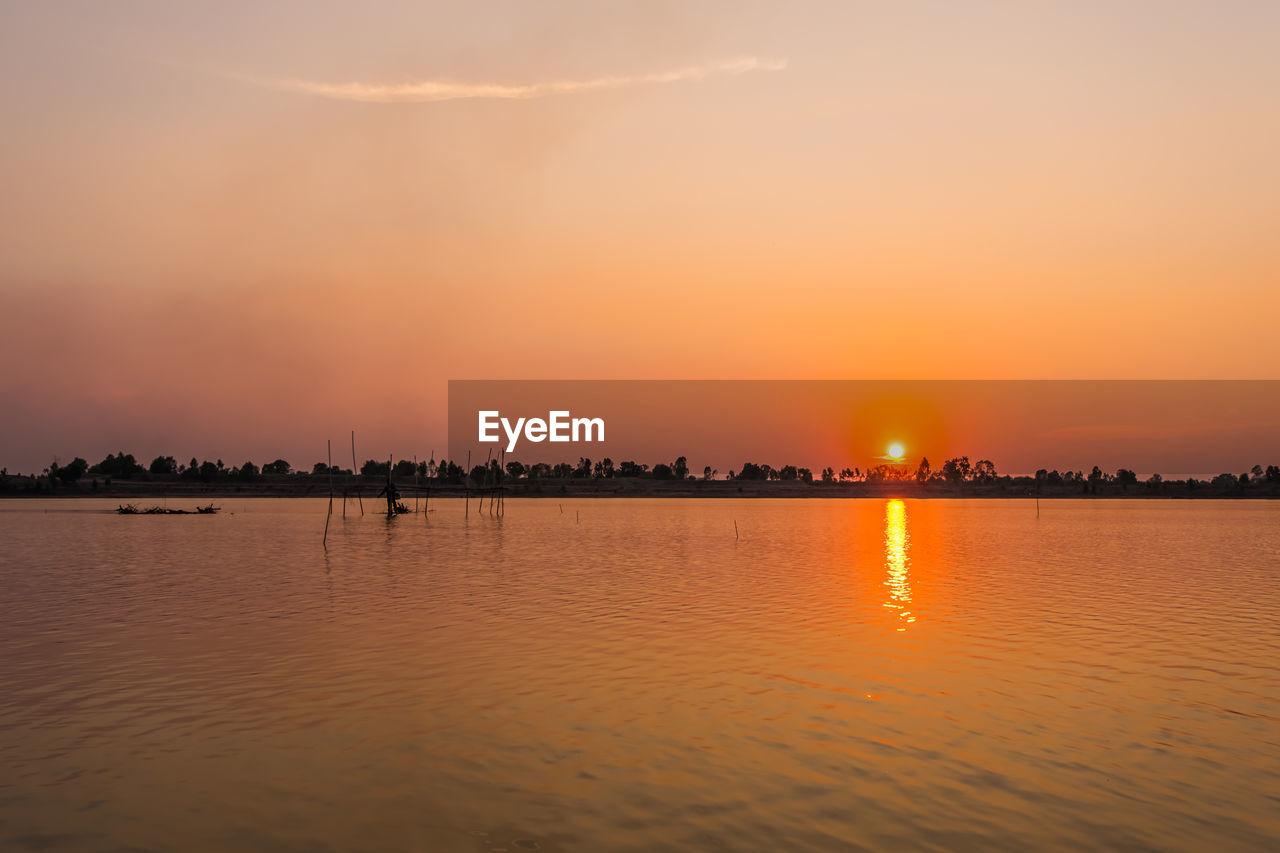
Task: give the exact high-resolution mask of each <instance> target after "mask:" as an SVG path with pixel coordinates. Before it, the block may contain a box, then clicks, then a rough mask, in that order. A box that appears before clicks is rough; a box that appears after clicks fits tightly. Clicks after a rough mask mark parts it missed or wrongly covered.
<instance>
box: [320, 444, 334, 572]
mask: <svg viewBox="0 0 1280 853" xmlns="http://www.w3.org/2000/svg"><path fill="white" fill-rule="evenodd" d="M326 444H327V445H328V447H329V511H328V512H327V513H325V516H324V536H323V537H322V538H321V540H320V544H321V545H322V546H324V549H325V550H326V551H328V550H329V517H330V516H331V515H333V439H327V440H326Z"/></svg>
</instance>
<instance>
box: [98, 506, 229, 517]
mask: <svg viewBox="0 0 1280 853" xmlns="http://www.w3.org/2000/svg"><path fill="white" fill-rule="evenodd" d="M220 509H222V507H217V506H214V505H213V504H209V505H208V506H198V507H196V508H195V511H194V512H193V511H191V510H189V509H169V508H168V507H164V506H152V507H147V508H146V509H138V507H137V506H135V505H134V504H121V505H119V506H117V507H116V512H117V513H119V514H120V515H213V514H214V513H216V512H217V511H218V510H220Z"/></svg>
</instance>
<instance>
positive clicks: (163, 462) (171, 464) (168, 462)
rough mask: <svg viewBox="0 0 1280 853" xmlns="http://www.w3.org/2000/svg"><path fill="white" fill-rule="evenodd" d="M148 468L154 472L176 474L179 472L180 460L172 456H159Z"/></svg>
mask: <svg viewBox="0 0 1280 853" xmlns="http://www.w3.org/2000/svg"><path fill="white" fill-rule="evenodd" d="M147 470H148V471H150V472H151V473H152V474H176V473H177V472H178V460H176V459H174V458H173V457H172V456H157V457H156V458H155V459H152V460H151V465H150V467H148V468H147Z"/></svg>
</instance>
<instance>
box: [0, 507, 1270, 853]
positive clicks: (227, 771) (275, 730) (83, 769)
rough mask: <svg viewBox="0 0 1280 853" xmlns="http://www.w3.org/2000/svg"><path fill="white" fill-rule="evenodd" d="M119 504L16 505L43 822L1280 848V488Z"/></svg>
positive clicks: (374, 833) (138, 846)
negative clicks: (332, 504) (1131, 497)
mask: <svg viewBox="0 0 1280 853" xmlns="http://www.w3.org/2000/svg"><path fill="white" fill-rule="evenodd" d="M109 505H110V504H108V503H106V502H89V501H83V502H75V501H58V502H15V501H9V502H3V503H0V649H2V650H3V653H2V656H0V848H2V849H5V850H26V849H32V850H42V849H66V850H116V849H128V850H230V849H235V850H307V851H325V850H344V851H345V850H430V851H435V850H443V851H449V850H463V851H471V850H475V851H498V850H509V851H519V850H529V849H539V850H645V851H649V850H660V849H685V850H707V849H730V850H755V849H775V850H806V849H808V850H833V849H840V850H852V849H859V848H868V849H892V850H897V849H918V848H938V849H966V848H967V849H984V850H990V849H1010V850H1025V849H1028V848H1046V847H1048V848H1077V849H1078V848H1097V847H1107V848H1122V849H1185V850H1198V849H1206V848H1215V849H1262V848H1266V847H1271V848H1273V849H1274V846H1275V845H1276V844H1277V843H1280V671H1278V670H1280V505H1278V504H1272V503H1261V502H1249V503H1238V502H1216V503H1214V502H1108V501H1094V502H1068V501H1054V502H1045V503H1044V504H1043V505H1042V515H1041V517H1040V518H1039V519H1038V520H1037V519H1036V517H1035V509H1034V505H1033V504H1030V503H1027V502H1022V501H1011V502H1004V501H905V502H901V501H883V500H880V501H875V500H841V501H822V500H808V501H770V500H757V501H721V500H716V501H696V500H667V501H661V500H636V501H622V500H618V501H607V500H605V501H565V502H564V503H563V505H560V504H558V503H557V502H555V501H554V500H543V501H535V500H526V501H516V500H511V501H508V503H507V514H506V517H505V519H502V520H495V519H491V518H489V517H488V515H487V513H486V514H483V515H478V514H477V512H476V508H475V505H474V503H473V504H472V511H471V517H470V519H469V520H468V519H466V518H464V516H463V507H462V502H461V501H455V502H448V501H433V507H437V508H438V509H437V511H435V512H432V513H429V514H426V513H424V514H418V515H410V516H405V517H401V518H399V519H396V520H395V521H394V522H391V523H388V522H387V521H386V520H385V519H383V518H381V517H378V516H373V515H370V516H368V517H366V518H364V519H360V518H359V517H358V511H355V515H356V516H357V517H355V518H352V517H350V515H349V517H348V519H347V520H346V521H345V522H344V521H343V520H342V519H341V518H338V519H335V522H334V525H333V528H332V529H331V531H330V535H329V550H328V552H327V553H326V552H325V551H324V550H322V549H321V544H320V535H321V529H322V527H323V521H324V503H323V502H316V501H310V500H230V501H224V502H222V505H223V506H224V507H225V508H226V509H225V510H224V513H223V514H222V515H219V516H213V517H197V516H189V517H159V516H156V517H120V516H116V515H114V514H110V513H108V512H106V511H104V510H105V508H106V507H107V506H109ZM735 520H736V521H737V523H738V527H739V530H740V532H741V538H740V539H738V540H735V538H734V528H733V523H734V521H735Z"/></svg>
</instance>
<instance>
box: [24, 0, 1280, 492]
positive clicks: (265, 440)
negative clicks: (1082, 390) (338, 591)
mask: <svg viewBox="0 0 1280 853" xmlns="http://www.w3.org/2000/svg"><path fill="white" fill-rule="evenodd" d="M1278 33H1280V4H1276V3H1265V2H1214V3H1208V2H1200V3H1190V2H1173V0H1169V2H1131V3H1123V4H1115V3H1102V2H1096V3H1095V2H1062V3H1012V2H1002V3H981V2H974V3H950V2H936V3H911V2H904V3H875V2H867V3H857V2H830V3H817V2H812V3H786V4H783V3H749V2H732V3H730V2H669V3H663V2H631V3H600V2H580V3H574V2H546V3H527V2H507V3H483V2H477V3H470V4H444V3H425V2H414V3H408V2H406V3H379V2H370V3H363V4H358V5H357V4H338V3H315V2H301V1H299V2H291V3H283V2H277V3H260V4H252V6H250V4H244V5H228V4H218V3H203V2H202V3H182V2H118V3H110V4H104V3H88V2H86V3H47V4H43V3H42V4H34V3H33V4H16V3H14V4H6V5H5V6H4V8H3V10H0V110H3V115H4V132H3V134H0V186H3V189H4V203H3V204H2V205H0V322H2V323H3V331H2V332H0V359H2V363H3V365H4V366H3V371H2V372H0V400H2V401H3V411H4V415H3V418H2V419H0V465H3V466H7V467H8V469H9V470H10V471H11V472H12V471H31V470H38V469H40V468H42V467H44V466H46V465H48V464H49V461H50V460H51V459H52V458H53V456H55V455H57V456H59V457H61V458H62V460H63V461H67V460H68V459H70V457H71V456H72V455H83V456H86V457H87V458H90V461H91V462H93V461H97V460H98V459H100V458H101V457H102V456H103V455H104V454H105V453H106V452H108V451H115V450H118V449H124V450H126V451H128V452H132V453H134V454H135V455H137V456H139V457H140V458H142V459H143V461H144V462H146V461H148V460H149V459H150V458H151V457H152V456H154V455H156V454H159V453H166V454H173V455H175V456H177V457H179V458H180V459H186V458H189V457H191V456H198V457H201V458H206V457H207V458H222V459H225V460H226V461H227V462H228V463H236V464H238V463H239V462H241V461H243V460H244V459H252V460H253V461H255V462H257V463H259V464H261V463H262V462H265V461H269V460H271V459H274V458H276V457H277V456H282V457H284V458H286V459H288V460H290V461H291V462H293V463H294V464H295V465H298V466H306V467H310V465H311V463H312V462H314V461H316V460H318V459H322V458H323V455H324V446H325V440H326V439H327V438H333V439H335V441H337V440H339V439H343V438H345V436H346V435H347V432H348V430H350V429H352V428H354V429H355V430H356V431H357V433H358V434H359V435H360V436H361V439H362V450H363V451H365V452H362V454H361V455H362V457H368V456H385V455H387V454H388V453H394V454H395V455H396V456H398V457H399V456H406V457H407V456H412V455H413V454H415V453H416V454H418V455H419V456H425V455H426V454H427V453H429V452H430V451H431V450H432V449H436V450H437V451H440V450H442V449H443V448H444V444H445V431H446V417H445V403H446V383H447V380H449V379H465V378H476V379H479V378H497V379H503V378H564V379H568V378H647V379H651V378H660V379H667V378H670V379H688V378H700V379H709V378H753V379H779V378H783V379H801V378H804V379H817V378H832V379H858V378H875V379H908V378H913V379H951V378H964V379H992V378H1166V379H1167V378H1179V379H1192V378H1268V379H1275V378H1280V334H1276V331H1275V328H1274V326H1275V318H1276V314H1277V311H1278V310H1280V240H1277V238H1276V235H1277V234H1280V158H1278V157H1277V156H1276V152H1277V151H1280V110H1278V109H1277V108H1276V96H1277V89H1278V86H1280V36H1278V35H1277V34H1278ZM925 450H926V452H927V449H925ZM995 461H996V463H997V465H998V466H999V465H1001V461H1002V460H1001V459H999V458H996V459H995ZM1257 461H1258V462H1275V461H1277V460H1264V459H1259V460H1257ZM832 462H833V463H839V462H840V460H832Z"/></svg>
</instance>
